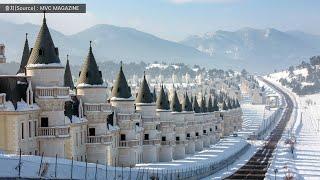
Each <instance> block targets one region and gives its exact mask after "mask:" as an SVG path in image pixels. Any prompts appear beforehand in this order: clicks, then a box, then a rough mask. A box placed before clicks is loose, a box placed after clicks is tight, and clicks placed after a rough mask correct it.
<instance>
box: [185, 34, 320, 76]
mask: <svg viewBox="0 0 320 180" xmlns="http://www.w3.org/2000/svg"><path fill="white" fill-rule="evenodd" d="M181 43H182V44H185V45H188V46H191V47H194V48H196V49H198V50H199V51H201V52H203V53H205V54H208V55H209V56H211V57H212V58H217V59H223V60H224V61H227V62H228V63H231V64H233V65H234V66H239V65H241V66H242V67H243V68H246V69H248V70H249V71H254V72H265V71H266V70H268V71H269V72H270V71H273V70H274V69H279V68H285V67H287V65H288V64H296V63H298V62H299V61H300V60H301V59H304V58H308V57H310V56H313V55H318V54H319V53H320V48H319V47H320V46H319V45H320V38H319V36H315V35H309V34H306V33H302V32H298V31H294V32H293V31H290V32H283V31H279V30H277V29H273V28H268V29H253V28H242V29H239V30H237V31H221V30H219V31H216V32H209V33H206V34H204V35H201V36H197V35H193V36H190V37H188V38H186V39H185V40H183V41H181Z"/></svg>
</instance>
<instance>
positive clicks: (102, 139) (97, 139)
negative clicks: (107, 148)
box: [87, 136, 112, 144]
mask: <svg viewBox="0 0 320 180" xmlns="http://www.w3.org/2000/svg"><path fill="white" fill-rule="evenodd" d="M108 143H112V136H88V137H87V144H108Z"/></svg>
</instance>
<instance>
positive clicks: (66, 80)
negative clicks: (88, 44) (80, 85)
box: [64, 55, 74, 89]
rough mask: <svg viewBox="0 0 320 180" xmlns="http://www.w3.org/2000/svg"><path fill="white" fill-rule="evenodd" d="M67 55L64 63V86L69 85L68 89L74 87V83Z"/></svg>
mask: <svg viewBox="0 0 320 180" xmlns="http://www.w3.org/2000/svg"><path fill="white" fill-rule="evenodd" d="M68 57H69V55H67V64H66V68H65V71H64V86H65V87H70V89H74V84H73V80H72V75H71V69H70V65H69V58H68Z"/></svg>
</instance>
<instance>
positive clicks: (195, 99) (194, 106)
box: [192, 96, 201, 113]
mask: <svg viewBox="0 0 320 180" xmlns="http://www.w3.org/2000/svg"><path fill="white" fill-rule="evenodd" d="M192 109H193V111H194V112H195V113H200V112H201V109H200V107H199V104H198V100H197V96H194V98H193V103H192Z"/></svg>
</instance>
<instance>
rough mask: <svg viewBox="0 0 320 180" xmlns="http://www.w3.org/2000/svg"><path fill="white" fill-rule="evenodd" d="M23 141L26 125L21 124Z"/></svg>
mask: <svg viewBox="0 0 320 180" xmlns="http://www.w3.org/2000/svg"><path fill="white" fill-rule="evenodd" d="M21 139H24V123H21Z"/></svg>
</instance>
